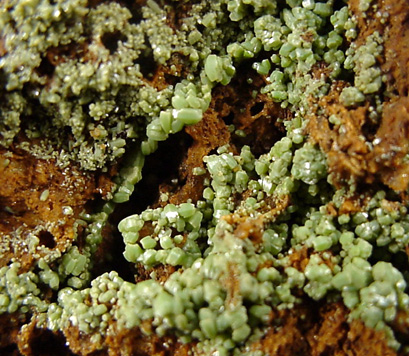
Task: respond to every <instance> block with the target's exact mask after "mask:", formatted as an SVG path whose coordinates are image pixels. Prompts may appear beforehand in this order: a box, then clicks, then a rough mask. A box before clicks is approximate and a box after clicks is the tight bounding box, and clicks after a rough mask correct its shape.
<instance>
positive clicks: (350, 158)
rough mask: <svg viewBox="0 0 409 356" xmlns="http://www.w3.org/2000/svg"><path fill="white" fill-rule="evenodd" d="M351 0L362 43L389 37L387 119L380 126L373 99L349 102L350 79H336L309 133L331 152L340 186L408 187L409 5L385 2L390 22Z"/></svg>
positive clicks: (382, 8)
mask: <svg viewBox="0 0 409 356" xmlns="http://www.w3.org/2000/svg"><path fill="white" fill-rule="evenodd" d="M349 5H350V8H351V10H352V12H353V13H354V14H355V16H356V18H357V20H358V26H359V30H360V32H359V36H358V39H357V40H356V43H357V45H359V44H363V43H364V41H365V39H366V38H367V37H368V36H369V35H371V34H373V33H374V32H375V31H378V32H379V33H382V34H383V36H384V39H385V41H384V44H383V45H384V54H385V55H384V58H379V59H378V60H379V61H380V62H381V63H382V65H381V67H382V71H383V74H384V77H385V78H386V88H385V94H384V95H385V101H384V103H383V112H382V116H381V120H380V122H379V123H378V124H376V125H374V124H373V123H371V122H370V120H369V118H368V116H369V103H365V104H364V105H362V106H359V107H354V108H346V107H345V106H343V105H342V104H341V103H340V101H339V95H340V93H341V91H342V89H343V88H344V87H345V86H346V83H344V82H336V83H335V84H334V85H333V86H332V89H331V91H330V93H329V94H328V95H326V96H325V97H324V98H322V99H321V100H320V101H319V103H318V106H319V107H320V108H321V109H322V110H323V112H320V113H319V114H318V112H317V114H316V115H313V116H312V118H311V120H310V124H309V133H310V134H311V137H312V138H313V140H315V141H316V142H318V143H319V145H320V147H321V148H322V149H323V150H324V151H325V152H326V154H327V158H328V164H329V171H330V172H331V173H333V178H334V184H335V185H336V186H338V187H339V186H342V185H345V184H346V185H348V184H351V183H352V182H358V183H364V184H375V183H383V184H385V185H386V186H388V187H390V188H392V189H393V190H395V191H399V192H404V191H405V190H406V189H407V187H408V183H409V163H408V162H407V159H406V155H407V154H408V153H409V145H408V142H407V137H408V136H409V98H408V85H409V80H408V71H409V59H408V50H409V49H408V46H409V44H408V43H409V41H408V39H409V22H408V21H407V20H408V18H409V8H408V6H407V2H406V1H404V0H402V1H388V0H386V1H380V2H379V6H378V10H377V11H379V13H384V12H386V13H388V14H389V16H388V18H387V20H386V21H381V19H380V17H379V16H376V13H373V11H371V12H368V13H367V14H362V13H361V12H360V11H359V10H358V9H359V1H350V4H349ZM364 15H365V16H364ZM331 115H336V116H337V117H338V118H339V119H340V121H341V124H340V125H336V126H335V127H334V126H333V125H331V124H330V123H329V121H328V118H329V117H330V116H331Z"/></svg>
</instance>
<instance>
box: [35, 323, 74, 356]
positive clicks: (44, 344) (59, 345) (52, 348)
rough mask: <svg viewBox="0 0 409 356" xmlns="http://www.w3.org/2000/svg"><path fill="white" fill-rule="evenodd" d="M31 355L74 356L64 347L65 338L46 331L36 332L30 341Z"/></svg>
mask: <svg viewBox="0 0 409 356" xmlns="http://www.w3.org/2000/svg"><path fill="white" fill-rule="evenodd" d="M30 347H31V355H41V356H55V355H61V356H74V354H73V353H72V352H71V351H70V350H69V349H68V347H67V346H66V345H65V338H64V337H63V336H61V335H59V334H54V333H53V332H52V331H49V330H47V329H41V330H36V332H35V337H33V338H32V339H31V340H30Z"/></svg>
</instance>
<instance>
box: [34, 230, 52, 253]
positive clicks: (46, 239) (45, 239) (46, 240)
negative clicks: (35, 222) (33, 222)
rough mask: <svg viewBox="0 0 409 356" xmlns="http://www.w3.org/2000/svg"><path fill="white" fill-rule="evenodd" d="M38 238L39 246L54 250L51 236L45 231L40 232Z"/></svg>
mask: <svg viewBox="0 0 409 356" xmlns="http://www.w3.org/2000/svg"><path fill="white" fill-rule="evenodd" d="M38 238H39V239H40V245H43V246H45V247H48V248H49V249H52V248H54V247H55V245H56V243H55V240H54V236H53V234H52V233H51V232H49V231H47V230H42V231H40V233H39V235H38Z"/></svg>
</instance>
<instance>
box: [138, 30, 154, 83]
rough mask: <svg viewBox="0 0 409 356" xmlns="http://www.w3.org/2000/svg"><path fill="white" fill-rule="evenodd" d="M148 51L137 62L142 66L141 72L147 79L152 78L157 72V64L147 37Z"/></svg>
mask: <svg viewBox="0 0 409 356" xmlns="http://www.w3.org/2000/svg"><path fill="white" fill-rule="evenodd" d="M145 44H146V49H145V50H144V51H143V52H142V53H141V55H140V57H139V58H138V60H137V61H136V63H139V65H140V71H141V73H142V75H143V76H144V77H145V78H148V79H150V78H152V77H153V74H154V73H155V71H156V68H157V64H156V62H155V58H154V57H153V51H152V46H151V43H150V42H149V38H148V37H147V36H145Z"/></svg>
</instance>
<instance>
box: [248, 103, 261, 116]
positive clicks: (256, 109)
mask: <svg viewBox="0 0 409 356" xmlns="http://www.w3.org/2000/svg"><path fill="white" fill-rule="evenodd" d="M263 109H264V103H263V102H259V103H255V104H254V105H253V106H252V107H251V108H250V113H251V116H256V115H257V114H259V113H260V112H261V111H262V110H263Z"/></svg>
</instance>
